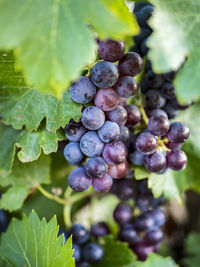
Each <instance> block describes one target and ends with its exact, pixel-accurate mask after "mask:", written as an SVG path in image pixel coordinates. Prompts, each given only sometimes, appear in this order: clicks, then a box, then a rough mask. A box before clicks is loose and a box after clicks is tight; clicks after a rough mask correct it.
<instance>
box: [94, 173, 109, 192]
mask: <svg viewBox="0 0 200 267" xmlns="http://www.w3.org/2000/svg"><path fill="white" fill-rule="evenodd" d="M92 184H93V187H94V190H95V191H96V192H108V191H109V190H110V189H111V187H112V184H113V179H112V177H111V176H110V175H109V174H107V173H106V174H105V175H104V176H103V177H101V178H99V179H93V181H92Z"/></svg>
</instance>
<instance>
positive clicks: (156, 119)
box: [147, 116, 170, 136]
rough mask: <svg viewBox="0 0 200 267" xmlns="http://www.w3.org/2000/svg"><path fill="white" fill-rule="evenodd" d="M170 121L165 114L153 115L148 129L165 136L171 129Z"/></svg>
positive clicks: (154, 133)
mask: <svg viewBox="0 0 200 267" xmlns="http://www.w3.org/2000/svg"><path fill="white" fill-rule="evenodd" d="M169 127H170V122H169V120H168V119H167V118H166V117H164V116H152V117H151V118H150V119H149V121H148V125H147V128H148V131H149V132H150V133H152V134H153V135H157V136H163V135H166V134H167V132H168V131H169Z"/></svg>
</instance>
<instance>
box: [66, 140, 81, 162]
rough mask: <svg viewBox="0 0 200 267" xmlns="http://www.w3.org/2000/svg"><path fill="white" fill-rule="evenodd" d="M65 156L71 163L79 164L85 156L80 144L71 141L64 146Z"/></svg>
mask: <svg viewBox="0 0 200 267" xmlns="http://www.w3.org/2000/svg"><path fill="white" fill-rule="evenodd" d="M64 157H65V158H66V160H67V161H68V162H69V164H70V165H79V164H80V163H81V162H82V161H83V159H84V158H85V157H84V155H83V153H82V152H81V149H80V144H79V143H76V142H70V143H69V144H67V145H66V146H65V148H64Z"/></svg>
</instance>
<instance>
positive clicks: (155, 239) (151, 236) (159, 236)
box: [145, 228, 164, 245]
mask: <svg viewBox="0 0 200 267" xmlns="http://www.w3.org/2000/svg"><path fill="white" fill-rule="evenodd" d="M163 237H164V234H163V232H162V231H161V230H160V229H159V228H157V229H153V230H150V231H149V232H147V233H146V235H145V241H146V242H147V243H148V244H149V245H156V244H158V243H160V242H161V241H162V240H163Z"/></svg>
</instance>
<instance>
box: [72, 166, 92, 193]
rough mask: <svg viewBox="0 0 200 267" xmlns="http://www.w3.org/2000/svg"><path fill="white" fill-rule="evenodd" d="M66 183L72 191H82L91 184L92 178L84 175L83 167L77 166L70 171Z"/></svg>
mask: <svg viewBox="0 0 200 267" xmlns="http://www.w3.org/2000/svg"><path fill="white" fill-rule="evenodd" d="M68 184H69V186H70V187H71V188H72V189H73V190H74V191H76V192H83V191H85V190H87V189H88V188H89V187H90V186H91V184H92V179H91V178H90V177H89V176H87V175H86V173H85V171H84V168H83V167H79V168H77V169H74V170H73V171H71V172H70V174H69V176H68Z"/></svg>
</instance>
